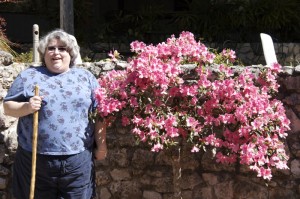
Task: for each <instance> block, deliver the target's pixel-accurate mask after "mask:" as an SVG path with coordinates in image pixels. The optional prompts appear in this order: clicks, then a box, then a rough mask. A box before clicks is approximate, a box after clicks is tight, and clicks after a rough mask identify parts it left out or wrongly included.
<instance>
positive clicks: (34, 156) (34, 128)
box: [29, 85, 39, 199]
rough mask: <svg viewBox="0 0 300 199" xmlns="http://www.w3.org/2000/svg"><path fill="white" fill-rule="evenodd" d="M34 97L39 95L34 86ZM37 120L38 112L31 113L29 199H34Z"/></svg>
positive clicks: (37, 89)
mask: <svg viewBox="0 0 300 199" xmlns="http://www.w3.org/2000/svg"><path fill="white" fill-rule="evenodd" d="M34 95H35V96H38V95H39V87H38V86H37V85H35V88H34ZM38 118H39V112H38V111H35V112H34V113H33V135H32V161H31V182H30V195H29V199H34V188H35V172H36V150H37V137H38Z"/></svg>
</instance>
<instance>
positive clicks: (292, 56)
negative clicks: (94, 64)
mask: <svg viewBox="0 0 300 199" xmlns="http://www.w3.org/2000/svg"><path fill="white" fill-rule="evenodd" d="M205 45H206V46H207V47H210V48H213V49H217V50H219V51H221V50H222V49H224V48H230V49H232V50H234V51H235V52H236V54H237V57H238V58H239V59H240V60H241V62H242V63H243V64H244V65H256V64H265V63H266V62H265V59H264V54H263V49H262V44H261V43H237V42H234V41H229V40H228V41H226V42H224V43H205ZM129 48H130V46H129V45H125V44H120V43H94V44H92V45H90V47H89V48H84V47H83V48H81V53H82V57H83V58H84V57H89V58H92V60H101V59H105V58H107V54H108V52H109V51H111V50H112V49H114V50H118V51H119V52H120V53H121V55H123V56H125V57H126V56H127V55H131V54H130V49H129ZM274 49H275V52H276V56H277V60H278V63H280V64H281V65H282V66H296V65H299V63H300V43H274Z"/></svg>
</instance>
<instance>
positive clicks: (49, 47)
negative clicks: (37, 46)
mask: <svg viewBox="0 0 300 199" xmlns="http://www.w3.org/2000/svg"><path fill="white" fill-rule="evenodd" d="M47 49H48V51H49V52H54V51H55V49H57V50H58V52H66V51H67V48H66V47H62V46H59V47H56V46H48V47H47Z"/></svg>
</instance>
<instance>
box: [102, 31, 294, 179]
mask: <svg viewBox="0 0 300 199" xmlns="http://www.w3.org/2000/svg"><path fill="white" fill-rule="evenodd" d="M131 50H132V51H133V52H135V53H136V56H134V57H132V58H131V60H129V66H128V67H127V68H126V70H119V71H115V70H113V71H111V72H109V73H107V74H106V75H104V76H102V77H100V78H99V84H100V85H101V88H99V89H98V90H96V96H97V100H98V102H99V106H98V115H99V117H101V118H106V119H113V118H118V117H119V118H120V119H121V121H122V124H123V125H124V126H128V125H131V127H132V133H133V134H134V135H135V136H136V138H137V139H138V140H139V141H142V142H147V143H149V144H150V145H151V150H152V151H154V152H158V151H161V150H164V149H165V148H168V147H169V146H171V145H172V146H174V145H175V146H176V145H179V142H176V140H178V138H180V139H182V140H184V141H186V142H188V143H190V144H191V146H192V147H191V152H199V151H200V150H205V148H208V147H209V148H213V149H214V151H216V154H215V157H216V161H217V162H219V163H225V164H231V163H235V162H237V161H239V162H240V163H241V164H244V165H248V166H249V168H250V169H252V170H254V171H255V172H257V174H258V177H263V178H264V179H268V180H270V179H271V177H272V174H271V169H272V168H278V169H287V168H288V167H287V160H288V156H287V155H286V153H285V150H284V143H283V142H284V139H285V138H286V136H287V133H286V131H288V130H289V124H290V121H289V120H288V118H287V117H286V115H285V109H284V107H283V104H282V103H281V102H280V101H278V100H276V99H275V98H274V97H273V94H274V93H276V92H278V87H279V85H278V84H277V82H276V77H277V75H278V73H279V72H280V70H281V66H280V65H279V64H274V65H272V66H266V67H264V68H263V69H262V70H261V72H260V73H259V74H258V75H255V74H253V73H252V72H251V71H250V70H249V69H247V68H245V69H244V70H243V72H241V73H240V74H234V73H233V71H232V70H231V68H230V67H228V64H229V63H233V62H234V60H235V58H236V56H235V53H234V51H232V50H224V51H223V52H222V53H221V54H222V56H223V60H226V62H225V63H224V64H219V65H218V72H215V71H213V70H211V67H210V66H211V65H213V64H214V59H215V57H216V54H214V53H212V52H210V51H209V49H208V48H207V47H206V46H205V45H204V44H202V43H201V42H197V41H196V40H195V39H194V35H193V34H192V33H190V32H182V33H181V34H180V36H179V37H178V38H175V36H171V37H170V38H169V39H167V40H166V42H162V43H159V44H158V45H156V46H154V45H146V44H145V43H143V42H139V41H135V42H132V43H131ZM183 64H195V65H196V66H197V67H196V68H195V69H194V70H193V72H194V78H193V79H189V78H188V76H187V72H186V71H185V70H183V67H182V65H183ZM190 73H191V71H190Z"/></svg>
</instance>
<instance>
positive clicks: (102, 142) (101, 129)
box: [94, 119, 107, 160]
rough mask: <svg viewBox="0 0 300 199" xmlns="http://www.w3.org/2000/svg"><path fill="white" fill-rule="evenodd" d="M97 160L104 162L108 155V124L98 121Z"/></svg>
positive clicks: (96, 134)
mask: <svg viewBox="0 0 300 199" xmlns="http://www.w3.org/2000/svg"><path fill="white" fill-rule="evenodd" d="M95 142H96V145H97V146H96V148H95V151H94V153H95V159H96V160H103V159H105V157H106V154H107V146H106V123H105V122H104V121H103V122H101V121H99V120H98V119H97V121H96V124H95Z"/></svg>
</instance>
